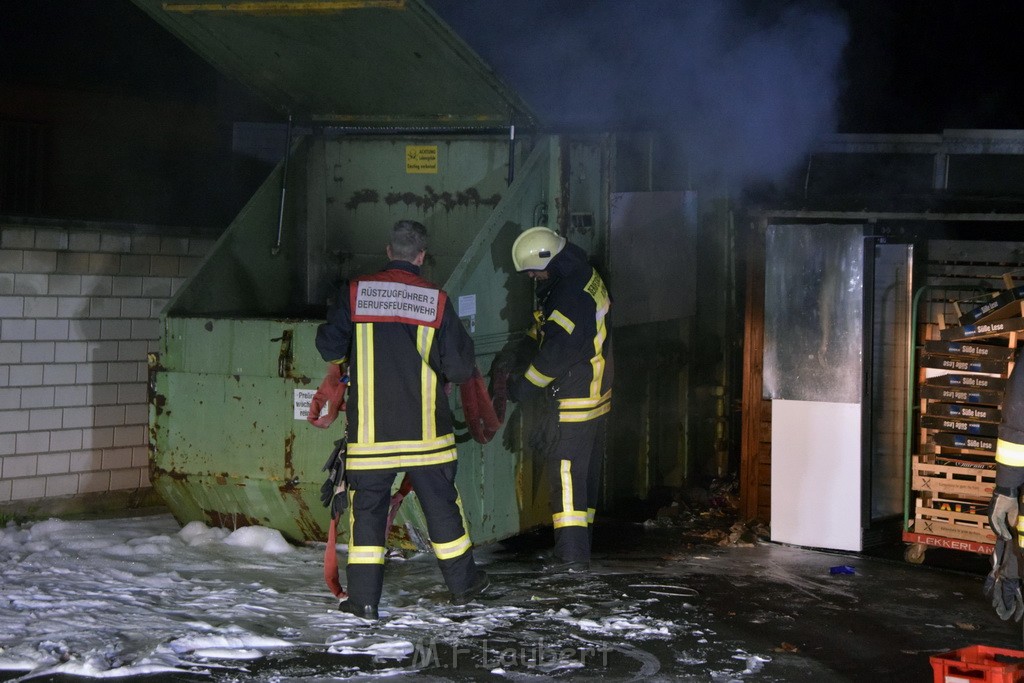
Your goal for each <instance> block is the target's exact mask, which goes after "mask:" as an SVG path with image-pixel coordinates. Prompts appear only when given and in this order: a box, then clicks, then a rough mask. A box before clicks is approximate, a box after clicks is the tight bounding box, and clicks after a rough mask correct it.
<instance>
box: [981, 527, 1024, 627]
mask: <svg viewBox="0 0 1024 683" xmlns="http://www.w3.org/2000/svg"><path fill="white" fill-rule="evenodd" d="M1013 543H1016V541H1005V540H1003V539H1002V538H996V547H995V550H994V551H993V553H992V571H991V572H989V574H988V576H986V577H985V584H984V586H983V588H982V590H983V592H984V593H985V596H986V597H988V598H991V600H992V607H993V608H994V609H995V611H996V614H997V615H998V616H999V618H1000V619H1002V620H1003V621H1009V620H1010V619H1013V620H1014V621H1020V619H1021V617H1022V616H1024V596H1022V595H1021V591H1020V579H1019V578H1018V576H1019V574H1020V571H1019V563H1018V560H1017V557H1018V556H1017V553H1016V552H1014V548H1013V546H1012V545H1011V544H1013Z"/></svg>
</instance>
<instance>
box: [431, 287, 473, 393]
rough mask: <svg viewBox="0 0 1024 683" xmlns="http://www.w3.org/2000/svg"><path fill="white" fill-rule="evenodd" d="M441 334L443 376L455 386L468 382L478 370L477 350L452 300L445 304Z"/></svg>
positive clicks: (440, 352) (440, 349)
mask: <svg viewBox="0 0 1024 683" xmlns="http://www.w3.org/2000/svg"><path fill="white" fill-rule="evenodd" d="M438 332H439V337H440V339H439V348H438V351H439V357H440V362H441V375H442V376H443V377H444V378H445V381H448V382H453V383H455V384H462V383H463V382H467V381H468V380H469V378H470V377H472V376H473V370H474V369H476V348H475V346H474V344H473V338H472V337H470V336H469V332H467V331H466V328H465V327H464V326H463V324H462V321H461V320H459V316H458V315H457V314H456V313H455V307H454V306H452V302H451V299H448V300H447V301H446V302H445V307H444V316H443V317H442V318H441V328H440V329H439V330H438Z"/></svg>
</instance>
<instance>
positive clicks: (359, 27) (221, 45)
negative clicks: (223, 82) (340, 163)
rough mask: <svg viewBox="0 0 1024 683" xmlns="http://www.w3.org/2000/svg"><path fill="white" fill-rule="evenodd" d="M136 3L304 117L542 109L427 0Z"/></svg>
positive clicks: (436, 120)
mask: <svg viewBox="0 0 1024 683" xmlns="http://www.w3.org/2000/svg"><path fill="white" fill-rule="evenodd" d="M133 2H134V3H135V4H136V5H138V6H139V7H140V8H141V9H142V10H143V11H145V12H146V13H147V14H149V15H150V16H151V17H153V18H154V19H155V20H156V21H157V22H159V23H160V24H162V25H163V26H165V27H166V28H167V29H168V30H170V31H171V32H172V33H173V34H175V35H176V36H177V37H178V38H180V39H181V40H182V41H184V42H185V43H186V44H187V45H188V46H189V47H191V48H192V49H193V50H195V51H196V52H198V53H199V54H200V55H202V56H203V57H204V58H206V59H207V60H208V61H209V62H210V63H212V64H213V65H214V66H215V67H216V68H217V69H218V70H219V71H220V72H221V73H223V74H225V75H227V76H229V77H232V78H235V79H237V80H238V81H240V82H242V83H245V84H247V85H248V86H249V87H251V88H252V89H253V90H255V91H256V93H257V94H259V95H260V96H262V97H263V98H264V99H265V100H266V101H267V102H269V103H270V104H271V105H272V106H274V107H275V108H277V109H278V110H280V111H281V112H282V113H287V114H292V115H294V116H295V118H296V119H297V120H303V119H305V120H309V121H310V122H313V123H317V122H319V123H324V124H328V125H330V124H333V125H340V126H345V125H370V126H432V127H437V126H439V127H462V126H471V127H493V126H501V125H506V124H507V123H508V122H509V121H510V120H512V119H513V117H514V120H515V121H516V122H518V123H527V122H532V121H533V118H534V117H533V115H532V113H531V112H530V111H529V108H528V107H527V106H526V105H525V104H524V103H523V102H522V101H521V100H520V99H519V98H518V96H517V95H516V94H515V93H514V92H512V91H511V90H509V89H508V88H507V87H505V86H504V85H503V84H502V83H501V82H500V81H499V80H498V78H497V77H496V76H495V74H494V73H493V72H492V71H491V69H490V68H489V67H488V66H487V65H486V64H485V63H484V62H483V61H482V60H481V59H480V57H479V56H477V54H476V53H474V52H473V51H472V50H471V49H470V48H469V47H468V46H467V45H466V44H465V43H464V42H463V41H462V40H461V39H460V38H459V37H458V36H456V35H455V34H454V33H453V32H452V30H451V29H450V28H449V27H448V26H447V25H446V24H445V23H444V22H443V21H441V19H440V18H439V17H438V16H437V15H436V14H434V12H433V11H432V10H430V8H428V7H427V6H426V5H424V4H423V2H422V0H245V1H238V2H211V1H209V0H201V1H199V2H185V1H182V2H176V1H175V2H163V1H162V0H133Z"/></svg>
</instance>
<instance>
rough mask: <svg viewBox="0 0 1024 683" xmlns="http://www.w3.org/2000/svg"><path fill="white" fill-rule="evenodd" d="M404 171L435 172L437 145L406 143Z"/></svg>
mask: <svg viewBox="0 0 1024 683" xmlns="http://www.w3.org/2000/svg"><path fill="white" fill-rule="evenodd" d="M405 172H406V173H437V145H406V146H405Z"/></svg>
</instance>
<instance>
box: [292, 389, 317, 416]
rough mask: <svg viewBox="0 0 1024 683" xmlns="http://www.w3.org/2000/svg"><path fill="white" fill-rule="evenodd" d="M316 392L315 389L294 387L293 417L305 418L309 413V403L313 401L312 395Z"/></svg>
mask: <svg viewBox="0 0 1024 683" xmlns="http://www.w3.org/2000/svg"><path fill="white" fill-rule="evenodd" d="M315 393H316V389H296V390H295V399H294V403H295V419H296V420H305V419H306V415H307V414H308V413H309V404H310V403H311V402H312V401H313V395H314V394H315Z"/></svg>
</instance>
